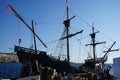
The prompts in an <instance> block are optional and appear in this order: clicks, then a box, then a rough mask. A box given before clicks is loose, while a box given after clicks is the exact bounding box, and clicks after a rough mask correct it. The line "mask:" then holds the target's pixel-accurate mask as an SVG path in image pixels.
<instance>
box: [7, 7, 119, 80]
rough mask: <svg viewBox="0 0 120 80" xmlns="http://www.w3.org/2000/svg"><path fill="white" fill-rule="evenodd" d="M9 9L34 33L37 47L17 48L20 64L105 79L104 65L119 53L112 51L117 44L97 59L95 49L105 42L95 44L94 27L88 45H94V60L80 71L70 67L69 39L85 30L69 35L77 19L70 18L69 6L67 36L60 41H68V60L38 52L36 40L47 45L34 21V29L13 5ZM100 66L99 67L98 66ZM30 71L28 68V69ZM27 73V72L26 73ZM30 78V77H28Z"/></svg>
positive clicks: (89, 61) (86, 61)
mask: <svg viewBox="0 0 120 80" xmlns="http://www.w3.org/2000/svg"><path fill="white" fill-rule="evenodd" d="M8 7H9V8H10V9H11V10H12V12H13V13H14V15H15V16H16V17H17V18H18V19H20V20H21V21H22V22H23V23H24V24H25V25H26V26H27V28H28V29H29V30H30V31H31V32H32V33H33V35H34V45H35V49H30V48H25V47H21V46H15V48H14V50H15V52H16V53H17V55H18V57H19V60H20V62H21V63H22V64H23V65H26V64H28V65H31V64H32V65H36V61H38V63H39V64H41V66H42V67H50V68H52V69H56V72H58V73H64V72H66V73H69V75H71V76H74V77H75V76H82V77H85V78H88V79H90V78H93V76H92V74H94V75H95V76H96V79H97V77H98V76H99V78H101V80H102V79H103V77H104V76H103V75H101V74H103V73H104V71H103V68H102V67H103V64H104V63H105V62H106V61H107V56H106V55H107V54H108V53H109V52H111V51H118V49H115V50H111V49H112V47H113V46H114V44H115V43H116V42H114V43H113V44H112V46H111V47H110V48H109V49H108V51H105V52H106V53H105V55H104V56H103V57H100V58H97V57H96V53H95V51H96V50H95V47H96V45H98V44H102V43H105V42H98V43H96V42H95V37H96V33H98V32H95V31H94V26H93V27H92V34H90V36H91V39H92V43H91V44H87V45H86V46H88V45H92V46H93V58H91V59H86V60H85V63H84V64H83V65H82V66H80V67H79V69H76V68H74V67H72V66H71V65H70V55H69V38H71V37H73V36H75V35H77V34H79V33H82V32H83V30H81V31H79V32H76V33H74V34H69V26H70V21H71V20H72V19H73V18H74V17H75V16H73V17H71V18H69V15H68V14H69V13H68V11H69V8H68V6H67V7H66V11H67V19H66V20H65V21H64V22H63V23H64V26H65V29H66V36H64V37H62V38H60V40H63V39H66V40H67V59H65V60H64V61H63V60H60V59H56V58H54V57H52V56H49V55H47V53H46V52H45V51H39V50H37V47H36V39H35V37H36V38H38V40H40V42H41V43H42V44H43V46H44V47H47V46H46V45H45V43H44V42H43V41H42V40H41V39H40V38H39V37H38V35H37V34H36V33H35V32H34V25H33V21H32V28H31V27H30V26H29V25H28V24H27V23H26V22H25V21H24V19H23V18H22V17H21V16H20V15H19V14H18V13H17V12H16V11H15V10H14V8H13V7H12V6H11V5H8ZM97 65H98V66H97ZM37 68H38V67H37V66H32V72H33V73H35V75H37V74H39V73H38V71H39V70H38V69H37ZM27 69H28V68H27ZM26 73H27V72H26ZM26 76H28V75H26Z"/></svg>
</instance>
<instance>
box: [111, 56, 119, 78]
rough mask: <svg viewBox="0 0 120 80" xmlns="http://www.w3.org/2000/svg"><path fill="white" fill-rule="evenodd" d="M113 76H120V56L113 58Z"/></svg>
mask: <svg viewBox="0 0 120 80" xmlns="http://www.w3.org/2000/svg"><path fill="white" fill-rule="evenodd" d="M113 76H114V77H116V78H120V57H118V58H114V59H113Z"/></svg>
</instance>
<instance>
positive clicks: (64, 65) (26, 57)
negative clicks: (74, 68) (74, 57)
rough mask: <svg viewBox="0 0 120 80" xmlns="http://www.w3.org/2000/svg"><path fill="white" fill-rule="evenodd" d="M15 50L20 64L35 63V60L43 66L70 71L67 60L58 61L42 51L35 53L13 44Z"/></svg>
mask: <svg viewBox="0 0 120 80" xmlns="http://www.w3.org/2000/svg"><path fill="white" fill-rule="evenodd" d="M15 52H16V53H17V55H18V58H19V61H20V62H21V63H22V64H25V63H35V61H36V60H37V61H38V62H39V64H41V65H42V66H43V67H50V68H53V69H56V71H57V72H70V68H71V67H70V66H69V63H68V62H67V61H60V60H58V59H55V58H52V57H50V56H48V55H47V54H46V52H44V51H37V52H39V53H38V54H35V53H34V50H32V49H29V48H24V47H19V46H15Z"/></svg>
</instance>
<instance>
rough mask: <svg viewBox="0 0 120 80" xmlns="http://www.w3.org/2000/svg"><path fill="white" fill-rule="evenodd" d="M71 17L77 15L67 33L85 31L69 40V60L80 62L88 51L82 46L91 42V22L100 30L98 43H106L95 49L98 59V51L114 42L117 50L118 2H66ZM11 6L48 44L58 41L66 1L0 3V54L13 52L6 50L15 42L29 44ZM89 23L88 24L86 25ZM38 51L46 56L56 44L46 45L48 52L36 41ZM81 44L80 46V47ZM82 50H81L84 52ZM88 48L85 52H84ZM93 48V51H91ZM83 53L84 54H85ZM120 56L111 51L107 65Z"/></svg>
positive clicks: (1, 0) (9, 0) (27, 34)
mask: <svg viewBox="0 0 120 80" xmlns="http://www.w3.org/2000/svg"><path fill="white" fill-rule="evenodd" d="M68 1H69V2H68V6H69V9H70V11H69V12H70V15H69V16H70V17H72V16H74V15H75V16H76V17H75V18H74V19H72V20H71V26H70V31H71V33H74V32H76V31H79V30H81V29H83V30H84V32H83V33H82V34H80V35H77V36H76V37H75V38H72V39H70V42H71V44H70V45H71V46H72V47H70V55H71V56H72V57H73V58H72V57H71V61H76V62H83V60H84V59H85V58H86V57H87V53H88V52H91V50H90V48H89V47H85V46H84V45H85V44H88V43H89V42H90V41H91V40H90V37H89V33H90V32H91V27H90V26H89V25H91V24H92V23H94V26H95V29H96V30H98V31H100V33H98V34H97V35H98V36H97V37H96V38H97V41H106V42H107V43H106V44H104V45H101V46H102V47H100V45H99V46H98V47H97V56H103V55H104V53H101V52H102V51H101V50H106V48H105V47H104V46H106V47H108V48H109V47H110V46H111V44H112V43H113V42H114V41H116V42H117V43H116V45H115V47H114V48H119V46H120V38H119V33H120V31H119V29H120V28H119V27H120V22H119V21H120V0H68ZM8 4H10V5H11V6H12V7H13V8H14V9H15V10H16V11H17V12H18V13H19V14H20V15H21V16H22V17H23V18H24V20H25V21H26V22H27V23H28V24H29V25H30V26H31V20H34V22H35V23H37V25H36V26H35V30H36V33H37V34H38V35H39V37H40V38H41V39H42V40H43V41H44V42H45V43H48V42H51V41H54V40H57V39H59V37H60V34H61V33H62V31H63V29H64V25H63V24H62V23H63V21H64V19H65V18H66V11H65V10H66V6H65V0H34V1H33V0H0V10H1V11H0V45H1V46H0V52H13V50H11V49H9V48H14V45H18V39H19V38H21V39H22V43H21V46H24V47H29V46H30V45H31V42H32V39H31V32H30V31H29V30H28V28H27V27H26V26H25V25H24V24H23V23H22V22H21V21H20V20H19V19H18V18H16V17H15V16H14V14H13V13H12V12H11V11H8V10H7V5H8ZM88 24H89V25H88ZM37 45H38V49H40V50H45V51H47V52H48V53H52V52H53V50H54V49H53V48H54V46H55V43H53V44H46V45H47V46H48V49H46V48H44V47H43V46H42V44H41V43H40V42H39V41H37ZM81 45H82V47H81ZM83 48H84V49H83ZM86 48H87V49H86ZM91 49H92V48H91ZM85 50H86V51H85ZM90 54H91V55H92V53H90ZM119 56H120V53H119V51H118V52H112V53H110V54H109V55H108V57H109V60H108V62H112V59H113V58H115V57H119Z"/></svg>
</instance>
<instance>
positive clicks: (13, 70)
mask: <svg viewBox="0 0 120 80" xmlns="http://www.w3.org/2000/svg"><path fill="white" fill-rule="evenodd" d="M21 69H22V64H21V63H0V78H4V79H7V78H19V77H20V73H21Z"/></svg>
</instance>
